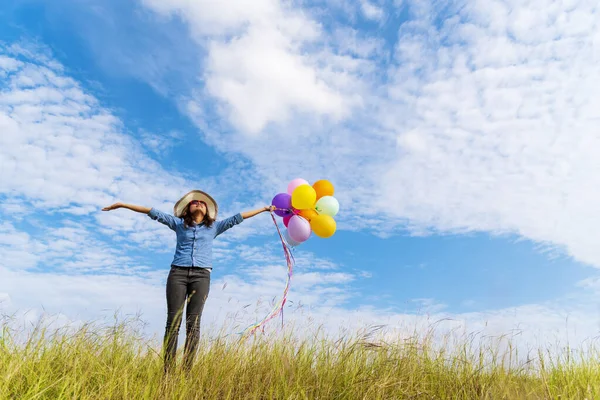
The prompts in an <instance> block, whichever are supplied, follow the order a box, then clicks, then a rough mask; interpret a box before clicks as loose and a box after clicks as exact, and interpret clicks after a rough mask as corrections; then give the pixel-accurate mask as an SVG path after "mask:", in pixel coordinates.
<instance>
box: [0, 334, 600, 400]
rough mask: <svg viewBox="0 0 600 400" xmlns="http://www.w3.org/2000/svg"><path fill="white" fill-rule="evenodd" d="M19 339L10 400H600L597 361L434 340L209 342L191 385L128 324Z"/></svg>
mask: <svg viewBox="0 0 600 400" xmlns="http://www.w3.org/2000/svg"><path fill="white" fill-rule="evenodd" d="M17 334H18V332H15V331H14V330H12V329H11V328H9V327H8V326H7V325H5V326H4V327H3V330H2V337H1V338H0V398H1V399H19V400H27V399H31V400H33V399H53V400H54V399H77V400H84V399H98V400H100V399H102V400H105V399H494V400H499V399H589V400H592V399H600V354H599V353H598V352H597V351H594V349H587V351H588V352H590V354H589V356H588V357H587V358H586V359H583V357H573V356H572V355H569V356H567V355H565V356H561V357H558V356H550V355H548V352H547V351H545V350H540V351H537V352H536V354H535V357H533V358H531V359H529V360H528V361H514V360H517V359H518V357H517V354H516V350H513V349H511V347H510V346H508V351H507V352H504V353H499V352H498V351H497V349H493V348H488V349H481V348H479V350H474V347H473V346H472V343H470V342H469V341H467V340H466V341H465V343H464V345H462V346H458V347H456V346H448V348H453V349H454V350H452V351H450V350H448V348H445V347H444V346H439V345H438V346H434V345H433V342H432V340H430V339H428V336H429V335H428V334H426V335H420V339H408V340H406V339H404V340H402V341H401V342H398V343H383V342H381V341H377V342H374V341H373V340H369V335H364V336H357V337H354V338H345V339H340V340H337V341H328V340H316V339H314V340H305V341H301V340H298V339H292V338H290V337H287V338H285V337H284V338H263V337H261V336H257V337H256V338H255V339H249V340H246V341H239V340H225V339H219V340H212V341H210V342H204V343H203V344H202V345H201V350H200V352H199V354H198V358H197V362H196V364H195V365H194V367H193V370H192V371H191V372H190V373H189V374H186V373H184V372H179V371H178V372H176V373H174V374H173V375H172V376H169V377H167V378H165V377H163V368H162V363H161V358H160V355H159V354H158V353H157V349H155V348H152V347H151V346H150V345H149V342H148V341H147V340H146V339H144V338H143V337H142V336H141V335H140V334H139V333H137V332H136V331H135V330H134V329H130V328H129V325H128V323H123V324H117V325H115V326H112V327H106V326H105V327H100V326H94V325H87V326H84V327H81V328H78V329H77V330H75V331H73V330H71V331H68V330H62V331H61V330H54V331H52V332H50V331H49V330H47V329H43V328H42V327H41V326H40V327H39V328H38V329H36V330H35V331H34V332H32V333H30V334H28V335H27V336H26V337H25V339H23V337H21V339H19V340H17V339H16V338H17ZM415 337H416V336H415ZM438 344H439V341H438ZM180 347H181V346H180ZM158 351H160V350H158ZM565 354H570V353H565ZM554 357H555V358H554ZM586 360H587V361H586Z"/></svg>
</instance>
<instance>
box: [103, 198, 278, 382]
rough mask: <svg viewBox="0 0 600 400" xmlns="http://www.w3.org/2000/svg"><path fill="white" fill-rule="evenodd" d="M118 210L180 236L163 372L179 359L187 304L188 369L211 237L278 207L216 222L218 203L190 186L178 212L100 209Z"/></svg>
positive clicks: (204, 292)
mask: <svg viewBox="0 0 600 400" xmlns="http://www.w3.org/2000/svg"><path fill="white" fill-rule="evenodd" d="M117 208H126V209H128V210H132V211H136V212H139V213H143V214H147V215H148V216H149V217H150V218H152V219H153V220H155V221H158V222H160V223H162V224H164V225H167V226H168V227H169V228H171V229H172V230H173V231H175V234H176V235H177V246H176V248H175V255H174V257H173V261H172V263H171V271H170V272H169V276H168V278H167V288H166V289H167V290H166V292H167V324H166V327H165V336H164V346H165V349H164V361H165V372H168V371H169V370H170V368H171V367H172V365H173V364H174V361H175V354H176V352H177V338H178V335H179V328H180V326H181V316H182V314H183V306H184V304H185V303H186V302H187V308H186V340H185V348H184V354H185V358H184V360H185V361H184V367H185V369H186V370H188V371H189V369H190V368H191V366H192V363H193V361H194V357H195V354H196V349H197V348H198V341H199V339H200V317H201V316H202V310H203V309H204V303H205V301H206V298H207V296H208V292H209V287H210V272H211V270H212V242H213V239H215V238H216V237H217V236H219V235H220V234H222V233H223V232H225V231H226V230H228V229H230V228H232V227H233V226H235V225H237V224H239V223H241V222H242V221H243V220H245V219H248V218H251V217H253V216H255V215H257V214H260V213H262V212H265V211H273V210H274V207H273V206H267V207H264V208H260V209H258V210H254V211H248V212H242V213H238V214H236V215H233V216H231V217H229V218H226V219H224V220H222V221H217V220H216V218H217V212H218V207H217V203H216V202H215V201H214V200H213V198H212V197H210V196H209V195H208V194H206V193H204V192H202V191H200V190H192V191H191V192H189V193H187V194H186V195H185V196H183V197H182V198H181V199H180V200H179V201H178V202H177V203H176V204H175V207H174V208H173V214H174V215H170V214H166V213H163V212H161V211H159V210H157V209H155V208H147V207H141V206H136V205H132V204H123V203H115V204H113V205H111V206H108V207H105V208H103V209H102V211H110V210H115V209H117Z"/></svg>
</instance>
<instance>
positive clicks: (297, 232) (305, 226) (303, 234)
mask: <svg viewBox="0 0 600 400" xmlns="http://www.w3.org/2000/svg"><path fill="white" fill-rule="evenodd" d="M288 232H289V234H290V237H291V238H292V239H294V240H295V241H296V242H298V243H302V242H304V241H306V240H307V239H308V238H309V237H310V234H311V232H312V230H311V229H310V223H309V222H308V221H307V220H306V219H304V218H303V217H301V216H299V215H294V216H293V217H292V218H290V222H289V223H288Z"/></svg>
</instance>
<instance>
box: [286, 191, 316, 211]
mask: <svg viewBox="0 0 600 400" xmlns="http://www.w3.org/2000/svg"><path fill="white" fill-rule="evenodd" d="M316 202H317V192H315V189H313V187H312V186H310V185H300V186H298V187H297V188H296V189H294V192H293V193H292V207H294V208H295V209H297V210H302V209H305V208H314V207H315V203H316Z"/></svg>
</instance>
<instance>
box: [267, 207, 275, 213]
mask: <svg viewBox="0 0 600 400" xmlns="http://www.w3.org/2000/svg"><path fill="white" fill-rule="evenodd" d="M276 209H277V207H275V206H265V211H271V212H272V211H275V210H276Z"/></svg>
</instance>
